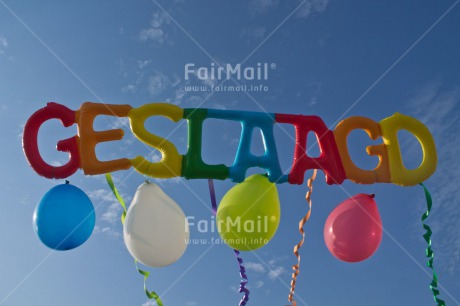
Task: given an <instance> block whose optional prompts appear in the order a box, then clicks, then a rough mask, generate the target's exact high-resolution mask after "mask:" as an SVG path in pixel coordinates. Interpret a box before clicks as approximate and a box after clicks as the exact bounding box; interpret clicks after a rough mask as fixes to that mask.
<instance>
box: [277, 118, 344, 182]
mask: <svg viewBox="0 0 460 306" xmlns="http://www.w3.org/2000/svg"><path fill="white" fill-rule="evenodd" d="M276 122H278V123H289V124H292V125H294V126H295V134H296V146H295V150H294V162H293V164H292V170H291V173H289V183H290V184H299V185H300V184H302V183H303V180H304V174H305V171H307V170H309V169H321V170H323V172H324V173H325V174H326V183H328V184H329V185H332V184H342V182H343V180H344V179H345V178H346V176H345V171H344V170H343V166H342V162H341V160H340V155H339V152H338V150H337V146H336V144H335V139H334V134H333V133H332V132H331V131H330V130H328V128H327V127H326V125H325V124H324V122H323V120H321V118H319V117H317V116H302V115H285V114H276ZM310 131H312V132H314V133H315V134H316V138H317V141H318V145H319V149H320V152H321V155H320V156H319V157H318V158H311V157H308V155H307V135H308V132H310Z"/></svg>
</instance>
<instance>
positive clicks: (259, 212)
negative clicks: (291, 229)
mask: <svg viewBox="0 0 460 306" xmlns="http://www.w3.org/2000/svg"><path fill="white" fill-rule="evenodd" d="M216 221H217V229H218V231H219V234H220V236H221V238H222V239H223V241H224V242H225V243H226V244H228V245H229V246H230V247H232V248H234V249H237V250H241V251H252V250H256V249H258V248H260V247H262V246H264V245H265V244H267V243H268V242H269V241H270V239H272V237H273V236H274V235H275V232H276V230H277V229H278V225H279V222H280V202H279V198H278V191H277V189H276V185H275V184H274V183H271V182H270V181H269V180H268V178H267V177H266V176H264V175H261V174H255V175H252V176H250V177H248V178H246V180H245V181H244V182H242V183H240V184H238V185H236V186H235V187H233V188H232V189H230V190H229V191H228V192H227V193H226V194H225V196H224V197H223V198H222V201H221V202H220V205H219V208H218V210H217V217H216Z"/></svg>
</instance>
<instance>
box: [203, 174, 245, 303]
mask: <svg viewBox="0 0 460 306" xmlns="http://www.w3.org/2000/svg"><path fill="white" fill-rule="evenodd" d="M208 186H209V195H210V197H211V205H212V213H213V214H214V216H215V215H216V212H217V201H216V192H215V190H214V181H213V180H212V179H208ZM233 251H234V252H235V256H236V260H237V261H238V267H239V269H240V276H241V282H240V289H239V290H238V292H240V293H243V292H244V295H243V297H242V298H241V301H240V303H239V304H238V305H239V306H245V305H246V303H247V302H248V300H249V293H250V292H249V289H248V288H246V285H247V283H248V276H247V275H246V269H245V267H244V265H243V258H241V257H240V251H238V250H236V249H233Z"/></svg>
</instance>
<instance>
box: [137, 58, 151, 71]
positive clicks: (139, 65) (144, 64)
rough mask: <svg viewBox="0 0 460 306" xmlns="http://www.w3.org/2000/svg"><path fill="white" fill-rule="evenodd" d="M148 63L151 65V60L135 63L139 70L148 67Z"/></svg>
mask: <svg viewBox="0 0 460 306" xmlns="http://www.w3.org/2000/svg"><path fill="white" fill-rule="evenodd" d="M150 63H152V60H143V61H141V60H138V61H137V66H138V67H139V68H140V69H144V68H145V67H147V66H148V65H150Z"/></svg>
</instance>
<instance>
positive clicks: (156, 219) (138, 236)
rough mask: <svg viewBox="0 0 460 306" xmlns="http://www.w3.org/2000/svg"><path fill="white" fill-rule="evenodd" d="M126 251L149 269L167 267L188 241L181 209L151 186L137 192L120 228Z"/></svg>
mask: <svg viewBox="0 0 460 306" xmlns="http://www.w3.org/2000/svg"><path fill="white" fill-rule="evenodd" d="M123 236H124V240H125V244H126V247H127V248H128V251H129V252H130V253H131V255H132V256H133V257H134V258H136V259H137V260H138V261H139V262H141V263H142V264H144V265H146V266H150V267H164V266H167V265H170V264H172V263H174V262H176V261H177V260H179V258H180V257H181V256H182V255H183V254H184V252H185V249H186V248H187V242H188V240H189V237H190V231H189V224H188V221H187V219H186V217H185V214H184V212H183V211H182V209H181V208H180V207H179V205H177V203H176V202H174V200H173V199H171V198H170V197H169V196H168V195H167V194H166V193H164V191H163V190H161V188H160V187H159V186H158V185H156V184H154V183H144V184H142V185H140V186H139V188H137V191H136V194H135V195H134V199H133V201H132V202H131V205H130V206H129V209H128V213H127V214H126V219H125V224H124V227H123Z"/></svg>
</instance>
